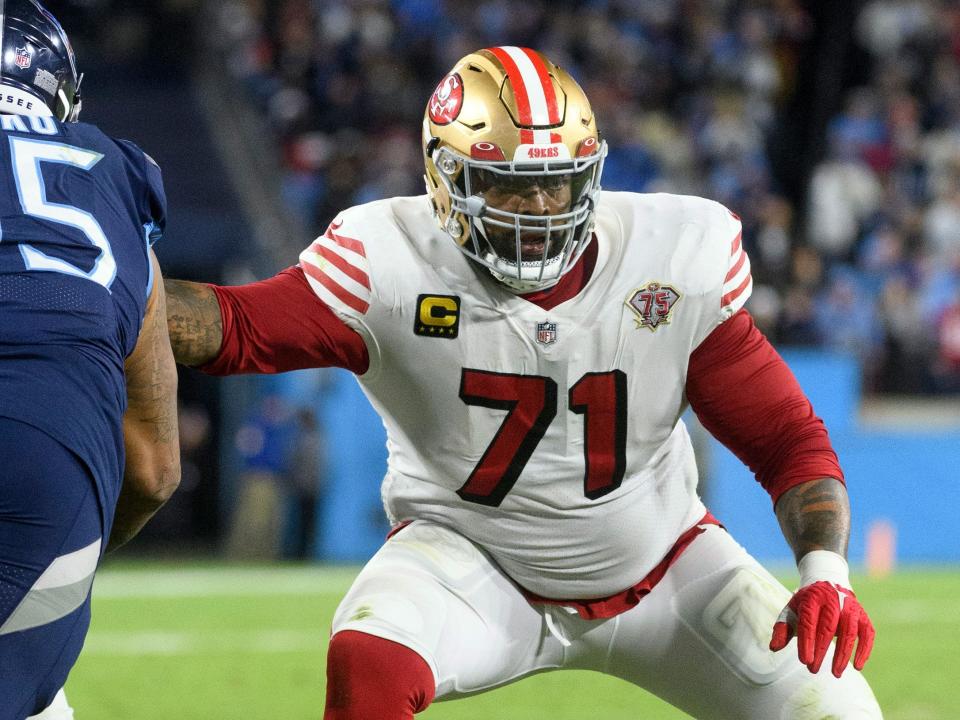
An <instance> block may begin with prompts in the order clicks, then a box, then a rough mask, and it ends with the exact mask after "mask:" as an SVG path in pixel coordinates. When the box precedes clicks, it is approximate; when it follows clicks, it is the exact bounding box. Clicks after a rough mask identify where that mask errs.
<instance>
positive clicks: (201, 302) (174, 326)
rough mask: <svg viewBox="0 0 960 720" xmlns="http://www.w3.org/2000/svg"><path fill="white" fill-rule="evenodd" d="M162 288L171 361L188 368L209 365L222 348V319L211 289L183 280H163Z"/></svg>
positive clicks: (201, 284)
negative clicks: (172, 359)
mask: <svg viewBox="0 0 960 720" xmlns="http://www.w3.org/2000/svg"><path fill="white" fill-rule="evenodd" d="M163 284H164V288H165V290H166V295H167V329H168V331H169V334H170V345H171V347H172V348H173V356H174V358H175V359H176V361H177V362H178V363H180V364H181V365H190V366H192V367H196V366H198V365H204V364H206V363H208V362H210V361H211V360H213V359H214V358H215V357H216V356H217V353H218V352H219V351H220V346H221V345H222V344H223V318H222V316H221V314H220V303H219V302H218V301H217V296H216V294H215V293H214V291H213V289H212V288H211V287H210V286H209V285H207V284H205V283H196V282H188V281H186V280H164V283H163Z"/></svg>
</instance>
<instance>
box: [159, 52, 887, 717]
mask: <svg viewBox="0 0 960 720" xmlns="http://www.w3.org/2000/svg"><path fill="white" fill-rule="evenodd" d="M423 151H424V161H425V165H426V184H427V194H426V195H425V196H420V197H409V198H392V199H387V200H382V201H378V202H373V203H370V204H367V205H363V206H359V207H354V208H350V209H347V210H344V211H343V212H342V213H341V214H340V215H339V216H338V217H337V218H336V219H335V220H334V222H333V223H332V224H331V226H330V227H329V229H328V230H327V231H326V233H325V234H324V235H323V236H322V237H320V238H318V239H317V240H316V241H315V242H314V243H313V244H312V245H311V246H310V247H309V248H307V249H306V250H305V251H304V252H303V253H302V255H301V256H300V262H299V264H298V265H296V266H293V267H290V268H288V269H286V270H284V271H282V272H281V273H279V274H278V275H276V276H274V277H273V278H270V279H268V280H265V281H262V282H258V283H253V284H249V285H244V286H239V287H219V286H212V285H204V284H197V283H188V282H181V281H174V280H170V281H167V295H168V309H169V312H168V323H169V327H170V332H171V337H172V342H173V346H174V351H175V355H176V357H177V359H178V360H179V361H180V362H182V363H185V364H188V365H193V366H198V367H200V368H201V369H203V370H204V371H206V372H209V373H212V374H231V373H241V372H281V371H285V370H292V369H297V368H306V367H319V366H331V365H333V366H339V367H343V368H348V369H350V370H352V371H353V372H354V373H355V374H356V375H357V378H358V380H359V382H360V384H361V386H362V388H363V390H364V392H365V393H366V394H367V396H368V397H369V399H370V401H371V402H372V403H373V405H374V407H375V408H376V409H377V410H378V411H379V413H380V414H381V416H382V418H383V420H384V424H385V426H386V428H387V433H388V446H389V462H388V468H387V474H386V478H385V479H384V483H383V498H384V503H385V506H386V511H387V513H388V514H389V516H390V520H391V522H392V523H393V525H394V531H393V533H392V534H391V536H390V538H389V539H388V540H387V542H386V543H385V544H384V545H383V547H382V548H381V550H380V551H379V552H378V553H377V554H376V555H375V556H374V557H373V558H372V559H371V560H370V561H369V563H368V564H367V565H366V567H365V568H364V569H363V570H362V572H361V573H360V575H359V576H358V577H357V579H356V581H355V582H354V584H353V586H352V588H351V589H350V591H349V592H348V594H347V596H346V597H345V598H344V600H343V602H342V603H341V605H340V607H339V609H338V611H337V613H336V617H335V619H334V627H333V633H332V637H331V641H330V649H329V655H328V667H327V677H328V687H327V706H326V714H325V718H327V720H369V719H370V718H378V720H398V719H400V718H410V717H412V716H413V714H414V713H416V712H419V711H420V710H422V709H424V708H425V707H426V706H427V705H428V704H429V703H430V702H432V701H433V700H434V699H437V700H439V699H445V698H453V697H461V696H464V695H469V694H472V693H478V692H482V691H484V690H488V689H490V688H494V687H497V686H500V685H503V684H505V683H509V682H513V681H515V680H518V679H520V678H522V677H524V676H526V675H528V674H531V673H534V672H540V671H544V670H549V669H558V668H583V669H592V670H597V671H600V672H604V673H608V674H611V675H615V676H617V677H621V678H623V679H625V680H627V681H629V682H632V683H634V684H636V685H638V686H640V687H643V688H645V689H647V690H649V691H650V692H653V693H655V694H656V695H658V696H660V697H661V698H663V699H665V700H666V701H668V702H670V703H672V704H674V705H676V706H677V707H679V708H681V709H683V710H685V711H686V712H688V713H690V714H691V715H693V716H695V717H698V718H764V719H769V718H784V719H788V718H801V717H802V718H824V717H838V718H840V717H842V718H879V717H880V716H881V715H880V710H879V707H878V706H877V703H876V701H875V699H874V697H873V694H872V692H871V690H870V688H869V686H868V685H867V683H866V681H865V680H864V679H863V677H862V675H861V674H860V673H859V672H858V671H859V670H860V669H861V668H862V667H863V665H864V663H865V662H866V660H867V656H868V655H869V654H870V649H871V646H872V644H873V637H874V630H873V627H872V625H871V623H870V620H869V619H868V617H867V615H866V613H865V612H864V610H863V608H862V607H861V605H860V604H859V602H858V601H857V599H856V597H855V596H854V594H853V592H852V590H851V589H850V580H849V576H848V569H847V562H846V560H845V558H844V555H845V552H846V547H847V539H848V534H849V524H850V515H849V505H848V501H847V492H846V489H845V485H844V479H843V474H842V472H841V470H840V467H839V465H838V463H837V458H836V455H835V453H834V451H833V449H832V447H831V444H830V441H829V438H828V436H827V432H826V429H825V428H824V426H823V423H822V422H821V421H820V419H819V418H818V417H817V416H816V415H815V414H814V413H813V411H812V409H811V407H810V403H809V402H808V400H807V399H806V397H805V396H804V395H803V393H802V391H801V390H800V388H799V387H798V385H797V383H796V381H795V379H794V378H793V376H792V374H791V373H790V371H789V369H788V368H787V367H786V365H785V364H784V363H783V361H782V360H781V359H780V357H779V356H778V355H777V354H776V352H775V351H774V350H773V348H772V347H771V346H770V344H769V343H768V342H767V341H766V339H764V337H763V336H762V335H761V334H760V332H759V331H758V330H757V329H756V327H755V326H754V324H753V322H752V320H751V318H750V315H749V314H748V312H747V311H746V310H745V309H744V303H745V302H746V300H747V298H748V297H749V295H750V291H751V288H752V281H751V276H750V263H749V260H748V258H747V256H746V254H745V252H744V250H743V247H742V244H741V231H740V222H739V220H738V218H737V217H736V216H735V215H734V214H732V213H731V212H730V211H728V210H727V209H726V208H724V207H722V206H720V205H718V204H717V203H714V202H711V201H708V200H704V199H701V198H695V197H680V196H672V195H665V194H660V195H642V194H636V193H608V192H601V191H600V178H601V172H602V168H603V159H604V156H605V154H606V146H605V143H604V142H603V140H602V139H601V138H600V135H599V134H598V130H597V121H596V119H595V118H594V116H593V113H592V111H591V109H590V104H589V102H588V101H587V98H586V97H585V95H584V93H583V92H582V90H581V89H580V87H579V86H578V85H577V84H576V82H574V80H573V79H572V78H571V77H570V76H569V75H568V74H567V73H566V72H564V71H563V70H562V69H561V68H559V67H557V66H556V65H554V64H553V63H551V62H550V61H549V60H548V59H547V58H545V57H544V56H542V55H541V54H539V53H537V52H535V51H533V50H529V49H526V48H518V47H495V48H488V49H484V50H480V51H478V52H475V53H472V54H470V55H468V56H467V57H465V58H463V59H462V60H461V61H460V62H458V63H457V65H456V66H455V67H454V68H453V69H452V70H451V72H450V73H449V74H448V75H447V76H446V77H445V78H443V80H442V81H441V82H440V84H439V85H438V86H437V89H436V91H435V92H434V94H433V96H432V97H431V98H430V101H429V103H428V105H427V109H426V113H425V116H424V121H423ZM688 406H690V407H692V408H693V410H694V411H695V412H696V413H697V415H698V416H699V418H700V420H701V421H702V422H703V424H704V425H705V426H706V427H707V428H708V429H709V430H710V431H711V432H712V433H713V434H714V435H715V436H716V437H717V438H718V439H719V440H720V441H722V442H723V443H724V444H726V445H727V446H728V447H729V448H731V449H732V450H733V451H734V452H735V453H737V454H738V456H739V457H740V458H741V459H742V460H743V461H744V462H745V463H746V464H747V465H748V466H749V467H750V468H751V469H752V470H753V471H754V473H755V474H756V477H757V480H758V481H759V482H760V483H761V485H762V486H763V487H764V488H765V489H766V490H767V491H768V492H769V493H770V495H771V497H772V500H773V502H774V504H775V510H776V514H777V517H778V518H779V521H780V524H781V526H782V528H783V533H784V536H785V537H786V539H787V541H788V543H789V544H790V546H791V547H792V548H793V550H794V553H795V555H796V558H797V560H798V563H799V571H800V582H799V586H798V589H797V590H796V591H795V592H793V593H791V592H789V591H787V590H786V589H785V588H784V587H783V586H781V585H780V584H779V583H778V582H777V581H776V580H775V579H774V578H773V577H771V576H770V574H769V573H768V572H766V571H765V570H764V569H763V568H762V567H761V566H760V565H759V564H758V563H757V562H756V561H755V560H754V559H753V558H751V557H750V556H749V555H748V554H747V553H746V551H745V550H743V548H741V547H740V546H739V545H738V544H737V543H736V541H735V540H734V539H733V538H732V537H731V536H730V535H729V534H728V533H727V532H726V530H724V528H723V526H722V525H721V524H720V521H719V520H717V519H716V518H714V517H713V516H712V515H711V514H710V513H709V512H708V511H707V509H706V508H705V507H704V505H703V503H702V502H701V500H700V498H699V497H698V496H697V493H696V487H697V470H696V466H695V462H694V456H693V451H692V448H691V443H690V438H689V436H688V434H687V431H686V429H685V427H684V424H683V421H682V420H681V419H680V418H681V415H682V414H683V413H684V411H685V410H686V408H687V407H688ZM794 638H795V639H794ZM834 639H836V642H835V643H833V640H834ZM851 657H852V659H853V665H854V669H848V667H847V666H848V662H849V661H850V659H851Z"/></svg>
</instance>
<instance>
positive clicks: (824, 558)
mask: <svg viewBox="0 0 960 720" xmlns="http://www.w3.org/2000/svg"><path fill="white" fill-rule="evenodd" d="M797 569H798V570H799V571H800V587H806V586H807V585H812V584H813V583H815V582H817V581H818V580H826V581H827V582H829V583H834V584H836V585H839V586H840V587H844V588H847V589H848V590H849V589H850V567H849V566H848V565H847V561H846V560H844V559H843V557H842V556H840V555H837V553H835V552H830V551H829V550H813V551H811V552H808V553H807V554H806V555H804V556H803V557H802V558H800V562H799V563H798V564H797Z"/></svg>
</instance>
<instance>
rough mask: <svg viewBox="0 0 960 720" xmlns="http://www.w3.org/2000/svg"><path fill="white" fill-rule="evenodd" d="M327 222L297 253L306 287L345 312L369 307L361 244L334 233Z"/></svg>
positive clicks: (367, 266)
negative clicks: (304, 247) (307, 283)
mask: <svg viewBox="0 0 960 720" xmlns="http://www.w3.org/2000/svg"><path fill="white" fill-rule="evenodd" d="M338 227H339V225H336V224H334V225H331V226H330V227H329V228H327V231H326V232H325V233H324V234H323V235H322V236H321V237H319V238H317V239H316V240H315V241H314V243H313V244H312V245H311V246H310V247H308V248H307V249H306V250H304V251H303V252H302V253H300V266H301V267H302V268H303V272H304V274H305V275H306V277H307V282H309V283H310V287H311V288H312V289H313V291H314V292H315V293H316V294H317V296H318V297H319V298H320V299H321V300H323V301H324V302H325V303H326V304H327V305H328V306H329V307H331V308H332V309H333V310H336V311H337V312H340V313H344V314H346V315H357V314H360V315H363V314H365V313H366V312H367V310H368V309H369V308H370V263H369V262H368V261H367V253H366V250H364V247H363V243H362V242H360V241H359V240H355V239H353V238H350V237H346V236H345V235H341V234H339V233H337V232H336V230H337V228H338Z"/></svg>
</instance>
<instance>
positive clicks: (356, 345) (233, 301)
mask: <svg viewBox="0 0 960 720" xmlns="http://www.w3.org/2000/svg"><path fill="white" fill-rule="evenodd" d="M210 287H211V288H213V291H214V292H215V293H216V295H217V301H218V302H219V303H220V312H221V315H222V317H223V344H222V345H221V347H220V352H219V354H218V355H217V357H216V358H214V359H213V360H212V361H210V362H209V363H207V364H206V365H203V366H201V367H200V368H199V369H200V370H202V371H203V372H205V373H208V374H210V375H236V374H238V373H280V372H286V371H288V370H302V369H304V368H317V367H341V368H345V369H347V370H350V371H352V372H354V373H356V374H358V375H359V374H362V373H364V372H366V370H367V367H368V366H369V364H370V358H369V355H368V354H367V347H366V343H364V341H363V338H362V337H361V336H360V334H359V333H357V332H356V331H355V330H353V329H352V328H350V327H348V326H347V325H346V324H344V322H343V321H342V320H340V318H338V317H337V316H336V315H334V313H333V311H332V310H330V308H329V307H327V305H326V304H324V302H323V301H322V300H320V298H318V297H317V296H316V295H315V294H314V292H313V290H311V289H310V286H309V285H308V284H307V280H306V277H305V276H304V274H303V270H301V269H300V267H299V266H293V267H289V268H287V269H286V270H282V271H281V272H279V273H277V274H276V275H274V276H273V277H272V278H269V279H267V280H262V281H260V282H255V283H249V284H247V285H237V286H234V287H226V286H220V285H211V286H210Z"/></svg>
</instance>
